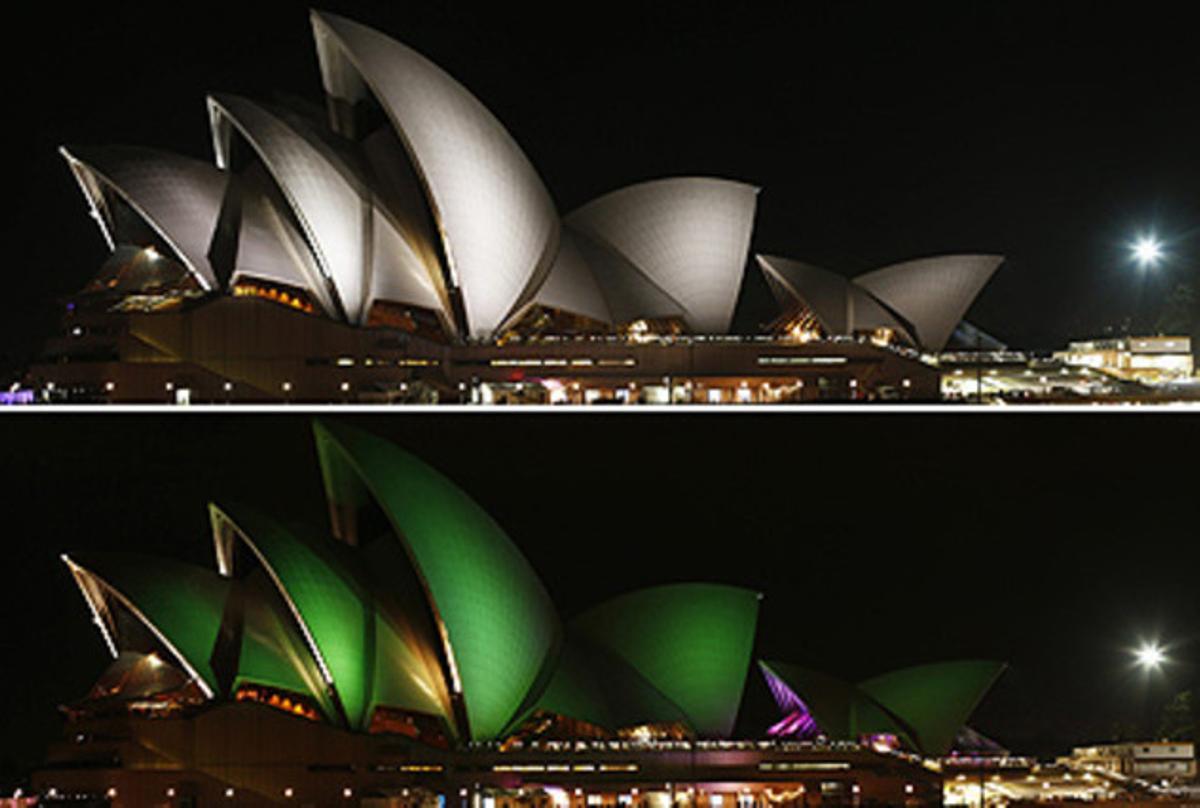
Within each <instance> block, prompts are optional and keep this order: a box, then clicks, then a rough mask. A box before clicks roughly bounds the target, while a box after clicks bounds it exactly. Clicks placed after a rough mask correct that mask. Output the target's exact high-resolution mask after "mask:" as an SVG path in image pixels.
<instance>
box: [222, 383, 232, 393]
mask: <svg viewBox="0 0 1200 808" xmlns="http://www.w3.org/2000/svg"><path fill="white" fill-rule="evenodd" d="M222 386H223V387H224V388H225V392H226V393H228V392H229V391H230V390H232V389H233V382H225V384H224V385H222Z"/></svg>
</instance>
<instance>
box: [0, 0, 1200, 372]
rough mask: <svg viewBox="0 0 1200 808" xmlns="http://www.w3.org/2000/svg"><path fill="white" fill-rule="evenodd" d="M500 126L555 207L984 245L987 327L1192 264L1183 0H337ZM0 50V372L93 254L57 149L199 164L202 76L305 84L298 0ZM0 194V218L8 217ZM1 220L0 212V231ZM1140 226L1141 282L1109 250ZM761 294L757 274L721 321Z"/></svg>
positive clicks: (132, 8)
mask: <svg viewBox="0 0 1200 808" xmlns="http://www.w3.org/2000/svg"><path fill="white" fill-rule="evenodd" d="M322 7H323V8H325V9H327V10H330V11H334V12H338V13H343V14H346V15H349V16H351V17H354V18H356V19H358V20H360V21H362V22H364V23H367V24H370V25H374V26H376V27H378V28H380V29H381V30H384V31H386V32H387V33H389V34H391V35H393V36H395V37H397V38H399V39H401V40H402V41H404V42H406V43H407V44H409V45H411V46H413V47H415V48H416V49H418V50H419V51H421V52H422V53H424V54H425V55H426V56H428V57H429V58H431V59H432V60H433V61H434V62H436V63H437V64H439V65H440V66H441V67H442V68H444V69H445V70H447V71H448V72H449V73H450V74H452V75H453V76H455V77H456V78H458V79H459V80H460V81H461V82H463V83H464V84H465V85H466V86H467V87H468V88H469V89H470V90H471V91H472V92H473V93H474V94H475V95H477V96H478V97H479V98H480V99H481V100H482V101H483V102H484V104H485V105H486V106H487V107H488V108H489V109H491V110H492V112H493V113H494V114H495V115H496V116H497V117H498V118H499V119H500V120H501V121H502V122H503V123H504V124H505V125H506V126H507V127H508V128H509V130H510V131H511V132H512V133H513V135H514V136H515V137H516V139H517V141H518V142H519V143H520V144H521V146H522V147H523V148H524V150H525V152H526V153H527V154H528V155H529V157H530V159H531V161H532V162H533V164H534V165H535V166H536V167H537V169H538V170H539V172H540V173H541V176H542V177H543V178H544V180H545V182H546V184H547V186H548V188H549V189H550V192H551V194H552V195H553V197H554V199H555V200H556V202H557V204H558V206H559V209H560V211H562V212H564V213H565V212H568V211H571V210H573V209H574V208H576V207H578V206H579V205H581V204H582V203H584V202H586V201H588V200H590V199H592V198H594V197H595V196H597V195H599V194H602V193H604V192H607V191H610V190H613V189H615V188H618V187H620V186H623V185H626V184H628V183H631V182H636V181H640V180H646V179H652V178H656V177H663V176H668V175H679V174H708V175H717V176H723V177H730V178H736V179H741V180H745V181H748V182H752V183H755V184H757V185H760V186H761V187H762V188H763V192H762V194H761V196H760V199H759V210H758V218H757V228H756V232H755V236H754V241H753V245H752V247H753V249H754V250H756V251H762V252H769V253H776V254H783V255H788V256H794V257H799V258H804V259H808V260H811V261H814V262H818V263H822V264H824V265H826V266H829V267H831V268H834V269H836V270H839V271H842V272H844V273H846V274H856V273H858V272H861V271H865V270H868V269H872V268H875V267H878V266H882V265H884V264H887V263H890V262H893V261H898V260H902V259H907V258H912V257H917V256H921V255H926V254H933V253H939V252H951V251H989V252H997V253H1002V254H1005V255H1007V256H1008V259H1009V260H1008V264H1007V266H1006V267H1004V268H1003V269H1002V270H1001V271H1000V273H999V274H998V275H997V276H996V278H995V279H994V280H993V282H992V283H991V285H990V286H989V287H988V288H987V289H986V290H985V291H984V293H983V295H982V296H981V297H980V298H979V300H978V301H977V303H976V305H975V307H974V308H973V310H972V311H971V313H970V317H971V319H973V320H974V321H975V322H977V324H979V325H980V326H982V327H983V328H985V329H986V330H988V331H990V332H991V333H993V334H995V335H997V336H998V337H1000V338H1001V339H1003V340H1005V341H1007V342H1008V343H1009V344H1012V345H1015V346H1018V347H1023V348H1032V349H1049V348H1053V347H1056V346H1058V345H1060V344H1062V343H1063V341H1064V340H1066V339H1067V338H1068V337H1080V336H1091V335H1094V334H1097V333H1101V332H1103V331H1104V329H1106V328H1109V327H1113V326H1118V327H1119V326H1120V324H1121V323H1122V322H1123V321H1125V320H1126V318H1128V317H1133V318H1134V325H1135V327H1136V326H1138V325H1141V326H1143V327H1149V325H1150V324H1151V323H1153V322H1154V320H1155V318H1156V316H1157V313H1158V310H1159V307H1160V304H1161V302H1162V300H1163V297H1164V295H1165V294H1166V292H1167V291H1168V290H1169V289H1170V288H1172V287H1173V286H1174V285H1175V284H1176V283H1177V282H1178V281H1179V280H1180V279H1183V278H1185V277H1189V276H1191V275H1192V274H1193V270H1192V266H1191V259H1190V257H1189V256H1190V253H1191V252H1192V248H1193V246H1194V245H1193V244H1192V243H1191V240H1190V236H1191V233H1192V231H1193V230H1194V229H1195V223H1196V222H1197V221H1198V219H1200V217H1198V214H1200V203H1198V201H1197V189H1198V188H1200V157H1198V156H1197V148H1196V144H1197V143H1198V142H1200V115H1198V114H1197V109H1198V107H1197V103H1196V100H1195V87H1194V84H1195V77H1196V75H1197V74H1198V73H1200V49H1198V48H1196V47H1195V41H1194V27H1193V26H1192V25H1191V24H1190V23H1191V17H1190V15H1189V14H1188V13H1187V12H1188V11H1190V10H1191V8H1190V6H1189V5H1188V4H1167V3H1151V4H1144V3H1132V2H1123V3H1116V4H1097V3H1090V2H1089V3H1082V2H1076V3H1072V2H1055V3H1043V2H1003V3H1000V2H996V3H987V2H972V3H963V2H953V3H883V2H876V3H869V2H854V1H853V0H839V1H838V2H803V3H800V2H774V3H772V2H765V0H756V2H754V3H752V4H751V3H733V2H701V1H699V0H687V2H682V1H680V2H667V1H661V2H654V3H646V2H620V1H617V0H609V1H608V2H604V3H587V2H578V3H568V4H559V5H558V6H557V7H556V8H554V9H551V8H548V7H547V6H546V5H544V4H541V3H538V4H527V3H521V2H505V3H479V4H468V3H464V2H453V1H452V2H433V0H425V1H423V2H403V3H385V2H374V3H366V2H347V1H344V0H331V2H328V3H325V4H324V5H323V6H322ZM21 30H22V31H23V32H24V33H23V34H22V35H21V36H27V37H28V38H29V40H30V41H31V42H34V41H36V47H34V46H31V47H28V48H12V49H8V56H9V58H10V59H13V60H14V61H13V63H12V64H11V65H10V67H9V72H8V75H9V76H10V78H14V79H15V81H13V82H12V83H13V85H14V86H13V88H12V89H13V90H15V95H11V96H10V97H9V101H8V109H9V114H10V122H9V126H7V127H6V134H7V135H8V136H9V137H10V138H13V139H12V140H11V141H10V145H9V147H8V149H7V150H6V155H7V158H8V166H7V176H8V177H9V178H10V179H11V176H12V173H13V172H14V171H15V172H16V174H17V177H18V178H19V184H18V192H17V193H16V194H13V193H11V192H10V194H9V200H10V203H11V202H13V201H15V202H16V203H17V204H16V205H15V207H16V219H15V222H14V221H13V220H12V219H11V218H10V221H9V225H10V226H12V230H11V233H10V235H11V236H12V237H10V241H9V245H10V246H9V250H8V252H7V256H8V269H7V271H6V277H7V278H8V279H9V283H10V287H11V286H15V289H12V288H10V293H9V294H8V295H6V296H5V302H4V304H3V305H4V306H5V307H6V309H7V313H5V314H4V316H3V317H2V318H0V359H3V362H0V365H2V366H4V367H16V366H20V365H22V364H23V363H24V362H25V361H26V360H27V358H28V356H29V355H30V354H31V353H32V352H33V351H35V350H36V349H37V347H38V345H39V344H40V343H41V341H42V339H43V337H44V334H45V333H47V332H48V331H49V330H50V329H51V328H52V325H53V322H54V317H55V312H54V309H53V306H52V300H53V299H54V298H55V297H56V296H60V295H65V294H69V293H71V292H73V291H75V290H77V289H78V288H79V287H80V286H81V285H82V284H83V283H84V282H85V281H86V280H87V279H88V278H89V277H90V276H91V275H92V274H93V273H94V272H95V270H96V268H97V267H98V265H99V263H100V262H101V260H102V259H103V257H104V247H103V242H102V240H101V237H100V234H99V233H98V232H97V230H96V228H95V226H94V225H93V223H92V222H91V221H90V220H89V219H88V217H87V216H86V215H85V205H84V202H83V200H82V198H81V196H80V194H79V192H78V190H77V188H76V187H75V184H74V182H73V180H72V179H71V177H70V174H69V172H68V170H67V169H66V167H65V166H64V165H63V164H62V161H61V160H60V159H59V157H58V156H57V154H56V152H55V150H56V147H57V146H58V145H59V144H61V143H75V144H89V143H90V144H108V143H129V144H142V145H149V146H155V147H160V148H166V149H172V150H177V151H180V152H183V153H186V154H189V155H192V156H195V157H201V158H205V159H209V158H210V154H211V147H210V141H209V134H208V126H207V119H206V113H205V109H204V103H203V101H204V95H205V93H206V92H209V91H228V92H235V93H241V94H245V95H248V96H251V97H256V98H261V99H268V100H269V99H270V98H272V96H273V95H274V94H275V93H283V94H291V95H298V96H302V97H305V98H308V99H311V100H313V101H317V102H320V101H321V94H320V93H321V90H320V78H319V75H318V71H317V63H316V56H315V53H314V48H313V45H312V41H311V40H312V37H311V32H310V28H309V23H308V16H307V6H306V5H305V4H303V3H297V2H280V1H279V0H274V1H268V0H255V1H254V2H245V1H244V0H243V1H242V2H236V3H235V2H222V1H220V0H208V1H206V2H203V3H187V2H181V3H170V4H164V3H153V4H151V3H115V2H112V3H88V4H72V5H71V7H70V10H69V11H67V10H66V9H65V8H64V7H63V6H61V5H59V4H54V3H40V4H34V5H33V6H32V7H27V8H25V9H23V11H22V21H21ZM11 213H12V212H11V211H10V217H11ZM14 225H15V226H14ZM1152 227H1153V228H1156V229H1157V230H1158V231H1159V232H1160V233H1161V234H1162V235H1163V236H1164V237H1165V238H1167V239H1168V241H1169V247H1170V251H1171V254H1172V256H1173V260H1172V262H1171V263H1170V265H1169V266H1167V267H1165V268H1164V269H1162V270H1160V271H1159V272H1158V273H1156V274H1154V275H1152V276H1149V277H1146V276H1143V275H1140V274H1139V273H1137V272H1136V271H1134V269H1133V268H1132V267H1131V266H1130V264H1129V262H1128V258H1127V254H1126V253H1127V251H1126V245H1127V243H1128V242H1129V241H1130V240H1131V239H1132V238H1133V237H1134V236H1135V235H1136V234H1137V233H1138V232H1141V231H1144V230H1147V229H1150V228H1152ZM773 313H774V309H773V307H772V303H771V301H770V299H769V295H768V293H767V291H766V287H765V284H764V283H763V281H762V279H761V277H760V276H759V275H758V273H757V271H756V270H755V271H753V272H751V273H750V274H749V280H748V281H747V283H746V288H745V289H744V290H743V295H742V306H741V310H740V314H739V317H738V321H737V324H738V327H739V328H740V329H743V330H750V331H753V330H755V329H756V328H757V326H758V325H759V324H760V323H761V322H763V321H764V320H767V319H770V317H771V316H772V315H773Z"/></svg>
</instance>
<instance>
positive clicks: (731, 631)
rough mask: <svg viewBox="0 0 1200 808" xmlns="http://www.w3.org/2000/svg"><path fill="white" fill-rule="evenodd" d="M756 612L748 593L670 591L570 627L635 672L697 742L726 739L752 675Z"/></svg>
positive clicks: (715, 587) (609, 605)
mask: <svg viewBox="0 0 1200 808" xmlns="http://www.w3.org/2000/svg"><path fill="white" fill-rule="evenodd" d="M758 606H759V596H758V594H757V593H756V592H752V591H750V590H748V589H741V588H739V587H733V586H724V585H719V584H696V583H692V584H671V585H668V586H658V587H652V588H649V589H642V590H639V591H637V592H632V593H630V594H627V595H622V596H620V597H617V598H614V599H612V600H610V601H608V602H606V603H603V604H601V605H600V606H597V607H595V608H594V609H591V610H590V611H588V612H586V613H584V614H582V615H580V616H579V617H578V618H577V619H576V620H574V621H573V622H572V624H571V625H572V628H573V629H578V630H579V631H580V633H581V634H582V635H583V636H585V637H586V638H587V639H589V640H590V641H592V642H594V643H596V644H597V645H599V646H601V647H602V648H604V649H606V650H608V651H609V652H611V653H613V654H615V655H617V656H618V657H620V658H622V659H624V660H625V661H626V662H628V663H629V664H630V665H632V666H633V668H634V669H635V670H636V671H637V672H638V673H639V674H641V676H643V677H645V679H646V681H648V682H649V683H650V684H651V685H653V686H654V687H655V688H656V689H657V690H658V691H660V692H661V693H663V694H664V695H665V696H666V697H667V698H669V699H670V700H671V701H672V702H674V703H675V704H677V705H678V706H679V707H680V709H681V710H682V711H683V713H684V714H685V715H686V716H687V720H688V724H689V725H690V726H691V727H692V729H693V730H694V731H695V732H696V733H697V734H698V735H700V736H702V737H727V736H728V735H729V734H730V733H731V732H732V731H733V725H734V722H735V721H736V719H737V711H738V706H739V704H740V703H741V699H742V690H743V688H744V687H745V683H746V674H747V672H748V671H749V668H750V654H751V651H752V650H753V644H754V630H755V626H756V624H757V622H758Z"/></svg>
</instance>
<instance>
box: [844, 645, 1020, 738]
mask: <svg viewBox="0 0 1200 808" xmlns="http://www.w3.org/2000/svg"><path fill="white" fill-rule="evenodd" d="M1004 668H1005V666H1004V664H1003V663H1001V662H994V661H991V660H982V659H971V660H957V661H954V662H940V663H934V664H930V665H918V666H916V667H912V668H904V669H903V670H898V671H893V672H891V673H886V674H883V675H882V676H876V677H874V678H873V679H868V680H866V681H865V682H861V683H860V684H859V685H858V687H859V689H860V690H862V691H863V692H864V693H867V694H869V695H870V696H871V698H873V699H874V700H875V701H876V702H878V703H879V704H880V705H882V706H883V707H884V708H885V709H887V710H888V711H889V712H891V713H892V714H894V715H897V716H899V717H900V718H901V719H903V720H904V721H905V722H906V723H907V724H908V725H909V726H911V727H912V728H913V730H914V731H915V732H916V734H917V738H916V740H917V742H918V744H919V747H920V748H921V749H922V750H923V751H924V752H925V753H926V754H930V755H944V754H946V753H947V752H949V751H950V747H951V746H952V745H953V743H954V738H955V736H956V735H957V734H958V731H959V729H960V728H961V727H962V726H963V724H965V723H966V722H967V719H968V718H970V716H971V713H972V712H974V710H975V708H976V707H977V706H978V705H979V702H980V700H981V699H982V698H983V696H984V694H985V693H987V691H988V690H989V689H990V688H991V686H992V685H993V684H995V682H996V679H997V678H999V676H1000V674H1001V673H1003V672H1004Z"/></svg>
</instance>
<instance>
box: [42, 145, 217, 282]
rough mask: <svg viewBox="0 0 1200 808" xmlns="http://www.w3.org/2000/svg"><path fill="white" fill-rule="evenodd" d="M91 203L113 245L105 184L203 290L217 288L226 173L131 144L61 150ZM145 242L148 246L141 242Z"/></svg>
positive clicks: (202, 164) (200, 163) (185, 158)
mask: <svg viewBox="0 0 1200 808" xmlns="http://www.w3.org/2000/svg"><path fill="white" fill-rule="evenodd" d="M59 151H60V153H61V154H62V156H63V157H64V158H65V159H66V161H67V164H68V165H69V166H70V167H71V170H72V172H73V173H74V174H75V178H76V179H77V180H78V181H79V185H80V188H81V189H82V190H83V192H84V194H85V196H86V197H87V199H88V203H89V204H90V205H91V206H92V210H93V212H94V215H95V216H96V218H97V222H98V224H99V225H100V227H101V229H102V230H103V231H104V234H105V238H106V239H107V240H108V242H109V246H110V247H115V246H116V245H115V243H114V240H115V235H116V234H113V233H111V232H110V231H109V228H110V227H111V226H112V225H111V221H109V220H107V219H106V218H105V216H104V214H103V212H102V208H103V203H102V201H101V200H100V199H99V198H98V196H99V195H100V193H101V191H100V189H101V186H102V185H103V186H107V187H109V188H111V189H112V191H113V192H115V193H116V194H118V195H119V196H120V197H121V198H122V199H124V200H125V201H126V202H127V203H128V204H129V206H130V207H131V208H132V209H133V210H135V211H136V212H137V213H138V215H140V216H141V217H142V218H143V220H145V222H146V224H147V225H148V226H149V227H150V228H151V229H152V230H154V231H155V232H156V233H157V234H158V235H159V236H160V237H161V238H162V239H163V241H165V242H166V243H167V244H169V245H170V246H171V248H172V249H173V250H174V251H175V253H176V255H177V256H178V257H179V259H180V261H182V263H183V264H184V266H186V267H187V268H188V269H189V270H190V271H191V272H192V273H193V274H194V275H195V276H196V278H197V280H198V281H199V282H200V285H201V286H202V287H203V288H205V289H217V288H219V284H218V282H217V276H216V273H215V272H214V271H213V268H212V265H211V264H210V263H209V260H208V247H209V244H210V242H211V241H212V235H213V230H214V229H215V227H216V224H217V217H218V216H219V215H220V212H221V201H222V199H223V198H224V195H225V186H226V183H227V181H228V176H227V175H226V174H225V172H223V171H220V170H219V169H216V168H214V167H213V166H211V165H209V164H207V163H202V162H200V161H199V160H193V159H191V158H189V157H182V156H180V155H177V154H171V153H169V152H162V151H157V150H154V149H145V148H134V147H128V146H107V147H103V148H90V147H71V148H67V147H63V148H61V149H60V150H59ZM143 246H144V245H143Z"/></svg>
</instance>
